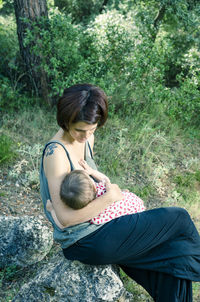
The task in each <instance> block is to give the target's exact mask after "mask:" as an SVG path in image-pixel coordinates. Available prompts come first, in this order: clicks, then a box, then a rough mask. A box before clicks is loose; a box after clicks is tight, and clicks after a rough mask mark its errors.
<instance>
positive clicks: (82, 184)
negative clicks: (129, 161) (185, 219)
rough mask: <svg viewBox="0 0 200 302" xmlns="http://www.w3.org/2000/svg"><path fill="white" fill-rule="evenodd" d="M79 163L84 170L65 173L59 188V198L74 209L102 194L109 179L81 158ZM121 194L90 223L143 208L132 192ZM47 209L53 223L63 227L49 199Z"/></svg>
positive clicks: (105, 220)
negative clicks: (120, 198)
mask: <svg viewBox="0 0 200 302" xmlns="http://www.w3.org/2000/svg"><path fill="white" fill-rule="evenodd" d="M79 164H80V165H81V166H82V167H83V168H84V170H74V171H72V172H71V173H69V174H67V175H66V176H65V178H64V179H63V181H62V184H61V189H60V198H61V200H62V201H63V202H64V203H65V204H66V205H67V206H69V207H71V208H73V209H76V210H77V209H81V208H83V207H85V206H86V205H87V204H88V203H90V202H91V201H92V200H94V199H95V198H96V197H99V196H101V195H103V194H104V193H105V192H106V186H105V180H107V181H109V179H108V177H107V176H105V175H104V174H103V173H101V172H99V171H97V170H93V169H92V168H90V167H89V166H88V164H87V163H86V162H85V161H84V160H81V161H80V162H79ZM96 181H97V182H96ZM122 195H123V196H124V198H123V199H122V200H120V201H117V202H114V203H112V204H111V205H110V206H108V207H107V208H106V209H105V210H104V211H102V212H101V213H100V214H99V215H97V216H96V217H94V218H92V219H91V220H90V223H93V224H102V223H106V222H108V221H110V220H112V219H115V218H117V217H120V216H124V215H130V214H135V213H138V212H142V211H144V210H145V207H144V203H143V201H142V200H141V199H140V198H139V197H137V196H136V195H135V194H134V193H131V192H127V191H122ZM47 210H48V211H50V212H51V215H52V217H53V219H54V221H55V223H56V224H57V225H58V226H59V227H63V226H62V225H61V224H60V223H59V221H58V219H57V217H56V214H55V212H54V210H53V207H52V205H51V202H50V201H48V202H47Z"/></svg>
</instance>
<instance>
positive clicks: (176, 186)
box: [0, 107, 200, 302]
mask: <svg viewBox="0 0 200 302" xmlns="http://www.w3.org/2000/svg"><path fill="white" fill-rule="evenodd" d="M2 119H3V122H2V129H1V132H3V133H4V135H5V136H6V137H10V138H12V141H13V142H14V144H15V146H18V151H19V149H20V148H21V147H20V146H25V147H26V148H27V149H26V148H25V150H29V149H28V148H29V147H30V146H31V147H34V146H36V145H38V144H40V145H44V144H45V142H47V141H48V140H49V139H50V138H51V136H52V135H53V134H54V133H55V131H56V130H57V125H56V121H55V112H54V109H52V110H51V111H49V112H47V111H46V110H44V109H42V108H39V107H35V108H31V109H30V110H24V111H22V112H20V113H17V114H14V113H13V114H12V115H9V114H4V116H3V117H2ZM44 130H45V131H44ZM12 144H13V143H12ZM94 152H95V160H96V162H97V164H98V166H99V169H100V170H101V171H102V172H104V173H105V174H107V175H108V176H109V177H110V179H111V181H112V182H116V183H118V184H119V186H120V187H121V188H123V189H125V188H128V189H129V190H130V191H133V192H135V193H136V194H137V195H139V196H140V197H141V198H143V200H144V202H145V205H146V207H147V208H149V209H150V208H153V207H158V206H181V207H184V208H186V209H187V210H188V211H189V213H190V215H191V217H192V219H193V220H194V222H195V224H196V226H197V228H198V230H199V231H200V207H199V200H200V170H199V167H200V145H199V137H198V132H197V130H195V129H193V128H187V129H183V127H182V126H180V125H179V124H178V122H172V121H170V119H169V118H168V117H167V116H165V115H164V113H163V110H162V108H161V107H158V108H157V111H155V108H154V109H153V108H152V110H146V111H142V112H137V114H136V113H135V114H134V112H133V113H131V114H130V115H126V116H125V117H123V118H122V114H121V115H120V114H115V115H114V114H113V115H112V116H111V118H110V119H109V120H108V122H107V124H106V126H105V127H103V128H102V129H99V130H97V132H96V141H95V148H94ZM34 156H36V158H35V157H34ZM34 156H32V159H34V163H35V162H36V161H37V160H38V159H37V156H38V155H37V154H36V155H34ZM23 157H25V158H26V160H27V162H28V164H27V167H26V169H27V171H28V170H33V169H36V167H35V166H34V165H33V164H34V163H33V160H32V159H31V156H30V154H28V156H25V155H23ZM15 160H16V161H15V165H16V164H19V159H15ZM15 165H14V166H15ZM14 170H15V169H14ZM2 194H4V192H2ZM4 274H5V272H4ZM6 274H7V276H8V275H9V276H10V277H11V279H12V276H11V274H9V273H8V272H6ZM0 276H2V275H0ZM15 277H16V274H15ZM1 278H2V277H1ZM122 279H123V281H124V284H125V286H126V288H127V289H128V290H129V291H131V292H133V294H134V299H135V300H134V301H135V302H140V301H146V300H147V299H149V296H148V294H147V293H146V292H145V291H144V290H143V289H142V288H141V287H140V286H138V285H137V284H136V283H135V282H133V281H132V280H131V279H130V278H128V277H127V276H126V275H123V274H122ZM11 290H12V288H11V289H8V290H7V293H6V294H7V297H8V296H9V295H10V291H11ZM199 290H200V286H199V283H194V289H193V292H194V302H198V301H199V300H200V297H199ZM8 301H9V300H8Z"/></svg>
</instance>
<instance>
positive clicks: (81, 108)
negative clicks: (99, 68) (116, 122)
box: [57, 84, 108, 131]
mask: <svg viewBox="0 0 200 302" xmlns="http://www.w3.org/2000/svg"><path fill="white" fill-rule="evenodd" d="M107 116H108V102H107V96H106V94H105V93H104V91H103V90H102V89H100V88H99V87H97V86H94V85H91V84H76V85H73V86H71V87H69V88H67V89H65V90H64V93H63V95H62V96H61V97H60V98H59V100H58V103H57V122H58V125H59V126H60V127H61V128H62V129H63V130H67V131H68V130H69V125H70V124H72V123H77V122H85V123H88V124H98V127H100V126H103V125H104V124H105V122H106V120H107Z"/></svg>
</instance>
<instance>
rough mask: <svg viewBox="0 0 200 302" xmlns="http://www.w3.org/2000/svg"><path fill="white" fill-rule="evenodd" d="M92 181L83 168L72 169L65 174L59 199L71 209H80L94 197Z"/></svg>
mask: <svg viewBox="0 0 200 302" xmlns="http://www.w3.org/2000/svg"><path fill="white" fill-rule="evenodd" d="M95 196H96V187H95V184H94V181H93V180H92V179H91V177H90V176H89V175H88V174H87V173H86V172H85V171H84V170H74V171H72V172H70V173H69V174H67V175H66V176H65V178H64V179H63V181H62V184H61V188H60V198H61V200H62V201H63V202H64V203H65V204H66V205H68V206H69V207H70V208H72V209H76V210H77V209H81V208H83V207H85V206H86V205H87V204H88V203H89V202H91V201H92V200H93V199H95Z"/></svg>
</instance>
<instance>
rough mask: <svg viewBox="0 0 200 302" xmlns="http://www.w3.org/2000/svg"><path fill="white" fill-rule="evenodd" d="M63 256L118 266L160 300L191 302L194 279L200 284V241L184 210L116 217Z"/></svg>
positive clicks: (158, 211) (158, 301) (163, 301)
mask: <svg viewBox="0 0 200 302" xmlns="http://www.w3.org/2000/svg"><path fill="white" fill-rule="evenodd" d="M63 253H64V255H65V257H66V258H67V259H70V260H79V261H81V262H83V263H87V264H94V265H98V264H118V265H119V266H120V267H121V268H122V269H123V270H124V271H125V273H126V274H127V275H129V276H130V277H131V278H132V279H133V280H135V281H136V282H138V283H139V284H141V285H142V286H143V287H144V288H145V289H146V290H147V291H148V292H149V294H150V295H151V296H152V297H153V299H154V300H155V301H156V302H191V301H192V282H191V281H200V237H199V234H198V232H197V230H196V228H195V226H194V224H193V222H192V220H191V218H190V216H189V214H188V213H187V211H185V210H184V209H181V208H160V209H154V210H150V211H145V212H142V213H138V214H133V215H127V216H123V217H120V218H117V219H114V220H112V221H110V222H109V223H107V224H105V225H103V226H102V227H101V228H100V229H98V230H97V231H95V232H93V233H92V234H90V235H88V236H86V237H84V238H82V239H81V240H79V241H78V242H76V243H75V244H74V245H73V246H70V247H69V248H67V249H64V250H63Z"/></svg>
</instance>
